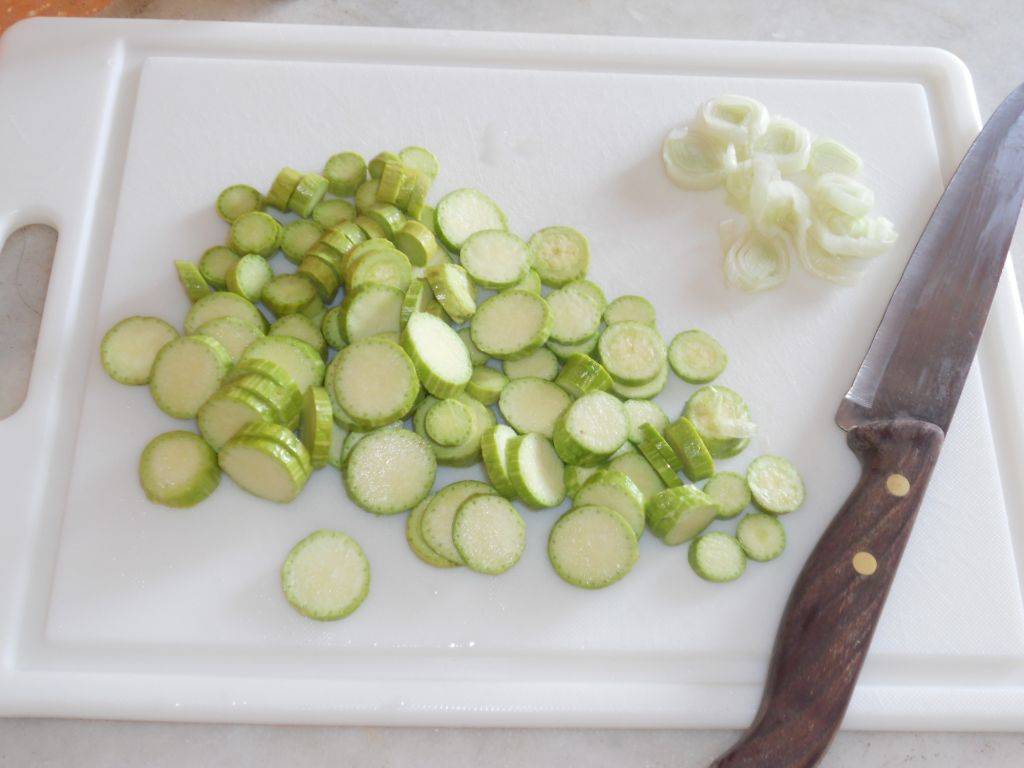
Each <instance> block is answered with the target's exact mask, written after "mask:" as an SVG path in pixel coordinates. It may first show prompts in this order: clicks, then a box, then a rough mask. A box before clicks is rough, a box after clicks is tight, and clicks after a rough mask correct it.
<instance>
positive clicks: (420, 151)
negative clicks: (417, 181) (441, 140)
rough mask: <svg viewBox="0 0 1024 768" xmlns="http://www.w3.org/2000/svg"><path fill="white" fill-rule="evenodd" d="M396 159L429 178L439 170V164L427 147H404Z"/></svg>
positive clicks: (432, 177) (433, 176)
mask: <svg viewBox="0 0 1024 768" xmlns="http://www.w3.org/2000/svg"><path fill="white" fill-rule="evenodd" d="M398 159H399V160H400V161H401V162H402V165H404V166H405V167H406V168H412V169H413V170H415V171H419V172H420V173H422V174H423V175H424V176H426V177H427V178H429V179H434V178H436V177H437V174H438V173H439V172H440V171H441V164H440V163H439V162H438V161H437V157H436V156H435V155H434V153H433V152H431V151H430V150H429V149H424V148H423V147H406V148H405V149H403V150H401V151H400V152H399V153H398Z"/></svg>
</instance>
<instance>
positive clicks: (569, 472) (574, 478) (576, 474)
mask: <svg viewBox="0 0 1024 768" xmlns="http://www.w3.org/2000/svg"><path fill="white" fill-rule="evenodd" d="M600 471H601V468H600V467H580V466H577V465H576V464H566V465H565V492H566V494H568V495H569V496H570V497H575V496H576V494H577V493H578V492H579V490H580V488H582V487H583V484H584V483H585V482H587V480H589V479H590V478H591V477H593V476H594V475H596V474H597V473H598V472H600Z"/></svg>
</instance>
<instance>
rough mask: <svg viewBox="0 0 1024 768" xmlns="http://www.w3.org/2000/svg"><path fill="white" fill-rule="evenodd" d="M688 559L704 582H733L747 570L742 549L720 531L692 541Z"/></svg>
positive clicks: (736, 542)
mask: <svg viewBox="0 0 1024 768" xmlns="http://www.w3.org/2000/svg"><path fill="white" fill-rule="evenodd" d="M688 559H689V561H690V567H691V568H693V571H694V573H696V574H697V575H698V576H700V577H701V578H702V579H704V580H705V581H713V582H719V583H720V582H726V581H735V580H736V579H738V578H739V577H740V576H742V575H743V571H745V570H746V569H747V556H746V555H745V554H744V553H743V547H741V546H740V543H739V542H738V541H737V540H736V539H735V538H733V537H732V536H730V535H729V534H727V533H722V532H721V531H713V532H711V533H706V534H704V535H703V536H698V537H697V538H696V539H694V541H693V543H692V544H690V552H689V556H688Z"/></svg>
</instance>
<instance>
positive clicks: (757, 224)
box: [662, 96, 897, 292]
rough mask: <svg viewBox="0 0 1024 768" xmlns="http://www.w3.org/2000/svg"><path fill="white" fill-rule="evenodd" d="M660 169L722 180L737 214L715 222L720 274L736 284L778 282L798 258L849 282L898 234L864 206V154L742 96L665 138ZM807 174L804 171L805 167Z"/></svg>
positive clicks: (689, 184)
mask: <svg viewBox="0 0 1024 768" xmlns="http://www.w3.org/2000/svg"><path fill="white" fill-rule="evenodd" d="M662 159H663V160H664V163H665V172H666V173H667V174H668V176H669V178H671V179H672V181H673V182H674V183H675V184H676V185H678V186H680V187H683V188H684V189H695V190H707V189H712V188H714V187H716V186H719V185H722V186H724V187H725V190H726V199H727V202H729V203H730V204H731V205H732V206H733V207H735V208H736V209H737V210H738V211H739V212H740V213H741V214H742V216H741V217H740V218H739V219H735V220H734V219H729V220H727V221H723V222H721V223H720V225H719V235H720V237H721V240H722V253H723V254H724V262H723V269H724V272H725V279H726V282H727V283H728V284H729V285H730V286H732V287H735V288H739V289H741V290H743V291H748V292H754V291H763V290H767V289H769V288H774V287H775V286H777V285H779V284H780V283H782V282H783V281H784V280H785V279H786V277H787V276H788V274H789V269H790V264H791V263H792V262H793V261H794V260H796V261H799V262H800V264H801V265H802V266H803V267H804V269H806V270H807V271H808V272H810V273H811V274H812V275H815V276H816V277H820V278H822V279H825V280H829V281H831V282H834V283H839V284H842V285H850V284H852V283H853V282H854V281H855V280H856V279H857V277H858V276H859V274H860V273H861V272H862V271H863V270H864V268H865V267H866V266H867V264H868V263H869V262H870V260H871V259H873V258H874V257H875V256H878V255H879V254H881V253H882V252H884V251H885V250H886V249H888V248H889V246H891V245H892V244H893V243H894V242H895V241H896V237H897V235H896V230H895V227H894V226H893V224H892V222H891V221H889V220H888V219H885V218H882V217H870V216H868V214H869V213H870V212H871V209H872V208H873V207H874V204H875V195H874V193H873V192H872V191H871V190H870V189H869V188H868V187H867V186H866V185H864V184H862V183H861V182H859V181H857V180H856V179H854V178H853V176H854V175H855V174H857V173H858V172H859V171H860V169H861V159H860V158H859V157H857V155H856V154H854V153H853V152H852V151H851V150H849V149H848V148H847V147H845V146H843V145H842V144H840V143H839V142H838V141H836V140H834V139H817V140H814V141H812V140H811V134H810V132H809V131H808V130H807V129H806V128H804V127H803V126H800V125H798V124H797V123H795V122H793V121H792V120H788V119H786V118H784V117H769V115H768V111H767V110H766V109H765V107H764V105H763V104H761V103H760V102H758V101H755V100H754V99H749V98H745V97H743V96H720V97H719V98H717V99H711V100H709V101H707V102H705V103H704V104H703V105H702V106H701V109H700V112H699V114H698V116H697V120H695V121H694V122H693V124H692V125H690V126H680V127H679V128H676V129H674V130H672V131H671V132H670V133H669V135H668V136H667V137H666V138H665V142H664V144H663V145H662ZM805 172H807V173H805Z"/></svg>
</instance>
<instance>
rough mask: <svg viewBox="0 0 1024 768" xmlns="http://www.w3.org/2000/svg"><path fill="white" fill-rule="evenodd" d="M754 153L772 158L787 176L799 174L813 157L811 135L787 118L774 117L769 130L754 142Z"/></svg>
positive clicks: (756, 155)
mask: <svg viewBox="0 0 1024 768" xmlns="http://www.w3.org/2000/svg"><path fill="white" fill-rule="evenodd" d="M752 153H753V156H754V157H768V158H771V159H772V160H774V161H775V164H776V166H778V169H779V171H781V172H782V173H784V174H786V175H789V174H792V173H799V172H800V171H802V170H804V169H805V168H806V167H807V162H808V160H809V159H810V156H811V133H810V131H808V130H807V129H806V128H804V127H803V126H802V125H798V124H797V123H794V122H793V121H792V120H789V119H787V118H785V117H773V118H772V119H771V122H769V123H768V128H767V130H765V132H764V133H763V134H761V136H759V137H758V138H757V139H755V140H754V144H753V147H752Z"/></svg>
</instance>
